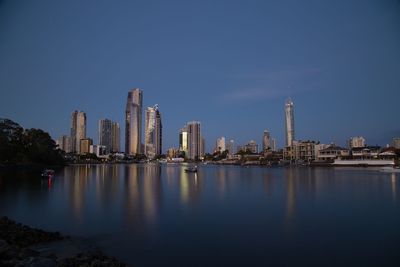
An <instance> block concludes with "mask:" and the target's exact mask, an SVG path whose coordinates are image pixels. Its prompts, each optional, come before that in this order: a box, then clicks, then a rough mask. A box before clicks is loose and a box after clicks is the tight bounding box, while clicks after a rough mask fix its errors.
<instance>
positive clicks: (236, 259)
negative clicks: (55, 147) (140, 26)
mask: <svg viewBox="0 0 400 267" xmlns="http://www.w3.org/2000/svg"><path fill="white" fill-rule="evenodd" d="M184 168H185V166H184V165H169V164H168V165H152V164H147V165H91V166H89V165H87V166H85V165H81V166H69V167H66V168H64V169H63V170H60V171H57V172H56V174H55V177H54V178H53V179H52V181H48V180H46V179H41V177H40V176H39V173H34V172H22V171H21V172H15V171H14V172H10V171H8V172H4V171H2V172H0V215H6V216H9V217H10V218H12V219H14V220H17V221H19V222H22V223H24V224H28V225H31V226H34V227H40V228H43V229H45V230H51V231H61V232H62V233H64V234H69V235H77V236H83V237H87V238H89V239H90V240H92V241H93V242H94V243H95V244H97V245H98V246H100V247H102V248H103V249H104V251H105V252H106V253H108V254H111V255H114V256H116V257H118V258H119V259H121V260H123V261H125V262H127V263H130V264H132V265H134V266H138V267H140V266H233V265H236V266H310V265H314V266H400V189H399V185H400V175H399V174H388V173H381V172H379V171H378V170H371V169H364V168H360V169H333V168H259V167H250V168H243V167H236V166H210V165H207V166H200V167H199V173H198V174H193V173H185V172H184Z"/></svg>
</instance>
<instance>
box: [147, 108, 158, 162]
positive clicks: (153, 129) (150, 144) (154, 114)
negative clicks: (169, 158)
mask: <svg viewBox="0 0 400 267" xmlns="http://www.w3.org/2000/svg"><path fill="white" fill-rule="evenodd" d="M144 149H145V154H146V156H147V157H148V158H150V159H153V158H155V157H156V156H158V155H161V154H162V123H161V113H160V111H159V110H158V105H154V106H153V107H148V108H147V110H146V120H145V145H144Z"/></svg>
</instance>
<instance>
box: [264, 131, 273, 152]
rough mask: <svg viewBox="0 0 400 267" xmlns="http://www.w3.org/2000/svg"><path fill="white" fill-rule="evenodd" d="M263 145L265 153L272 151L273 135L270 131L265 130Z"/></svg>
mask: <svg viewBox="0 0 400 267" xmlns="http://www.w3.org/2000/svg"><path fill="white" fill-rule="evenodd" d="M262 145H263V152H265V151H267V150H269V149H271V135H270V133H269V131H268V130H264V135H263V142H262Z"/></svg>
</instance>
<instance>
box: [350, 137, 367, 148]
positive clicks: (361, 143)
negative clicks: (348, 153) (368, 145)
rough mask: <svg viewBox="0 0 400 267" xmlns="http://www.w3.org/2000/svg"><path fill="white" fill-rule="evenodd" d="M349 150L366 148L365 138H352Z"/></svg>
mask: <svg viewBox="0 0 400 267" xmlns="http://www.w3.org/2000/svg"><path fill="white" fill-rule="evenodd" d="M348 146H349V148H350V149H351V148H357V147H365V138H364V137H362V136H356V137H351V138H350V139H349V141H348Z"/></svg>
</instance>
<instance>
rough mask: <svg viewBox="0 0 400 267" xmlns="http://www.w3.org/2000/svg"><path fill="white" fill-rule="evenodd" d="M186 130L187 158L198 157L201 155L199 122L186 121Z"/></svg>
mask: <svg viewBox="0 0 400 267" xmlns="http://www.w3.org/2000/svg"><path fill="white" fill-rule="evenodd" d="M187 131H188V156H187V157H188V158H189V159H199V158H200V157H201V155H202V139H201V131H200V122H198V121H190V122H188V123H187Z"/></svg>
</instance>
